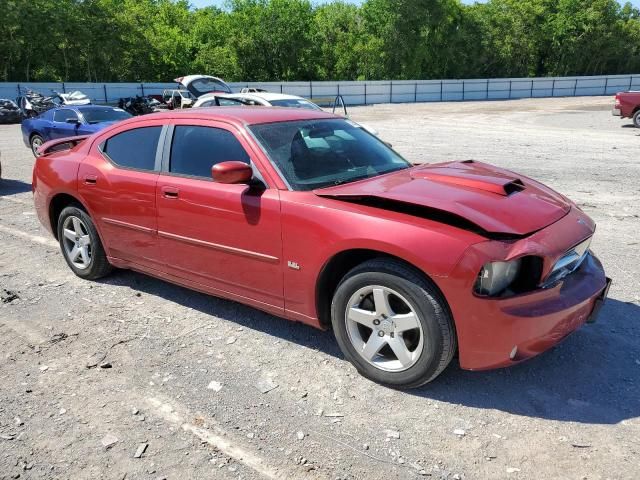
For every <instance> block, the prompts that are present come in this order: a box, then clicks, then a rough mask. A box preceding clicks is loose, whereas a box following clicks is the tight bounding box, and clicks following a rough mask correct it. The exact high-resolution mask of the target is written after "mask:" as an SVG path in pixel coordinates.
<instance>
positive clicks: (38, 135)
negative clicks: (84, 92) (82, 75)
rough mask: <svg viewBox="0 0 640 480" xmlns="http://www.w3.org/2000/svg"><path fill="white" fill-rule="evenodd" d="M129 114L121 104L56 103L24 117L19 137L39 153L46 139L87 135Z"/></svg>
mask: <svg viewBox="0 0 640 480" xmlns="http://www.w3.org/2000/svg"><path fill="white" fill-rule="evenodd" d="M129 117H131V115H130V114H129V113H127V112H125V111H124V110H122V109H121V108H114V107H109V106H104V105H80V106H65V107H58V108H54V109H51V110H47V111H46V112H44V113H43V114H42V115H39V116H37V117H35V118H28V119H25V120H24V121H23V122H22V139H23V141H24V144H25V145H26V146H27V147H28V148H30V149H31V151H32V152H33V154H34V155H35V156H38V153H37V151H38V147H40V146H41V145H42V144H43V143H45V142H47V141H49V140H54V139H58V138H64V137H72V136H76V135H90V134H92V133H95V132H97V131H99V130H102V129H103V128H105V127H107V126H109V125H111V124H113V123H115V122H119V121H120V120H125V119H127V118H129Z"/></svg>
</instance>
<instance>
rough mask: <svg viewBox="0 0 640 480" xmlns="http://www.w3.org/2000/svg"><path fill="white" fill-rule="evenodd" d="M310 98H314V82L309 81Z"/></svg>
mask: <svg viewBox="0 0 640 480" xmlns="http://www.w3.org/2000/svg"><path fill="white" fill-rule="evenodd" d="M309 98H313V82H311V81H309Z"/></svg>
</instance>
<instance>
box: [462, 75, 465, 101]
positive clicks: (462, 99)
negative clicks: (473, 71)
mask: <svg viewBox="0 0 640 480" xmlns="http://www.w3.org/2000/svg"><path fill="white" fill-rule="evenodd" d="M464 93H465V92H464V79H463V80H462V100H463V101H464Z"/></svg>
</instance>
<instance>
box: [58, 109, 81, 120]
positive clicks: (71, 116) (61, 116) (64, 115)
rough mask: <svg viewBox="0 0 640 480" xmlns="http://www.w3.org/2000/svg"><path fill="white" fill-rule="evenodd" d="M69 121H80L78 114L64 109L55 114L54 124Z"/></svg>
mask: <svg viewBox="0 0 640 480" xmlns="http://www.w3.org/2000/svg"><path fill="white" fill-rule="evenodd" d="M67 120H78V114H77V113H76V112H74V111H73V110H69V109H67V108H63V109H62V110H56V111H55V112H54V113H53V121H54V122H63V123H64V122H66V121H67Z"/></svg>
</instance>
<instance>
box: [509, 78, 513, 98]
mask: <svg viewBox="0 0 640 480" xmlns="http://www.w3.org/2000/svg"><path fill="white" fill-rule="evenodd" d="M512 84H513V80H509V99H511V86H512Z"/></svg>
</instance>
